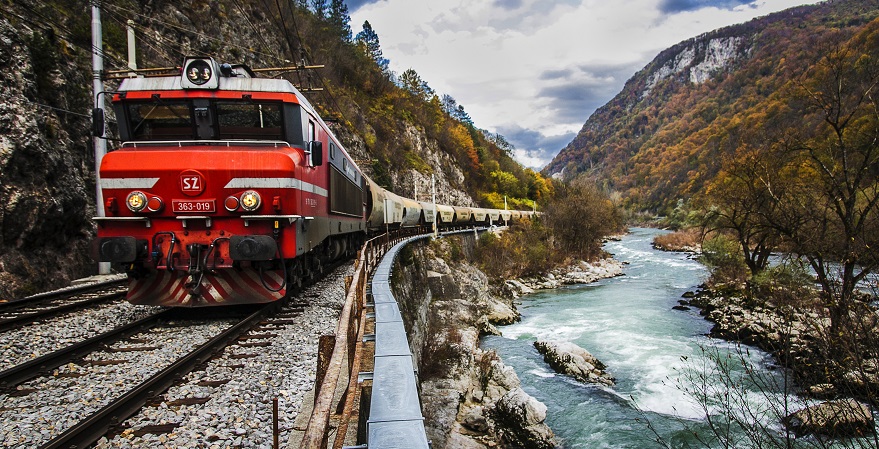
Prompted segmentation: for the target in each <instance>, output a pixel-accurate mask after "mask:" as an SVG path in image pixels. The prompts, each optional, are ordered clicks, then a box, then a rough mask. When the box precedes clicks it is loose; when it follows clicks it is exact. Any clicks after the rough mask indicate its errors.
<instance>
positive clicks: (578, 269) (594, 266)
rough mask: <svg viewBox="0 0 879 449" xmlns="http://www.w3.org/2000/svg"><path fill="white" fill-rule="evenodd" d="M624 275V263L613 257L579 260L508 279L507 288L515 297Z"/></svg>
mask: <svg viewBox="0 0 879 449" xmlns="http://www.w3.org/2000/svg"><path fill="white" fill-rule="evenodd" d="M622 275H623V264H622V263H621V262H619V261H617V260H614V259H612V258H607V259H601V260H598V261H596V262H592V263H589V262H585V261H579V262H576V263H574V264H572V265H569V266H567V267H563V268H558V269H555V270H552V271H550V272H549V273H547V274H546V275H544V276H538V277H532V278H526V279H516V280H508V281H506V282H505V284H504V285H505V288H506V289H507V291H508V292H509V294H510V295H512V296H513V297H514V298H518V297H519V296H522V295H527V294H529V293H533V292H534V291H535V290H542V289H552V288H559V287H561V286H563V285H574V284H589V283H592V282H595V281H598V280H601V279H605V278H611V277H615V276H622Z"/></svg>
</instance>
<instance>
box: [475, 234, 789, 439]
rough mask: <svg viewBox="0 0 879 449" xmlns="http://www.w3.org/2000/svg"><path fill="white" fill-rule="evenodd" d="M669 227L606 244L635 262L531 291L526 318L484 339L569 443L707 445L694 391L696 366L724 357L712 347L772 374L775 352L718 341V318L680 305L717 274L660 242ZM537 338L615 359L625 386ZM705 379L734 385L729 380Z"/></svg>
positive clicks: (751, 397) (747, 395)
mask: <svg viewBox="0 0 879 449" xmlns="http://www.w3.org/2000/svg"><path fill="white" fill-rule="evenodd" d="M660 232H662V231H658V230H654V229H632V230H631V233H630V234H629V235H627V236H626V237H624V238H623V239H622V241H619V242H609V243H608V244H607V245H606V246H605V249H606V250H607V251H608V252H610V253H612V254H614V255H615V258H616V259H617V260H619V261H622V262H627V263H628V265H626V266H625V267H624V273H625V275H624V276H621V277H616V278H613V279H606V280H602V281H600V282H598V283H595V284H590V285H588V286H576V287H568V288H562V289H558V290H555V291H545V292H539V293H536V294H533V295H529V296H526V297H524V298H522V304H521V305H519V310H520V311H521V312H522V320H521V322H519V323H516V324H513V325H510V326H504V327H501V328H500V330H501V332H503V336H502V337H494V336H492V337H486V338H484V339H483V343H482V344H483V347H484V348H486V349H495V350H496V351H497V352H498V354H499V355H500V356H501V358H502V359H503V361H504V363H506V364H507V365H510V366H512V367H514V368H515V370H516V373H517V374H518V375H519V378H520V379H521V380H522V387H523V389H524V390H525V391H527V392H528V393H529V394H531V395H532V396H534V397H536V398H537V399H539V400H541V401H542V402H543V403H544V404H546V406H547V408H548V418H547V423H548V424H549V425H550V427H551V428H552V429H553V430H554V431H555V432H556V434H557V435H558V436H559V437H560V439H561V440H562V442H563V445H564V446H563V447H566V448H650V447H662V446H661V445H659V444H658V443H657V442H656V439H657V435H658V436H659V437H660V438H661V439H662V440H663V441H665V442H666V443H668V446H667V447H705V446H704V445H703V444H702V443H700V442H699V441H698V440H697V439H696V438H694V437H693V433H692V432H693V431H696V432H699V433H700V434H703V433H704V434H705V435H709V433H708V432H707V424H706V423H705V421H704V417H705V412H704V409H703V408H702V407H701V406H700V405H699V403H698V402H696V401H694V400H693V399H692V398H691V396H689V395H688V394H686V393H685V392H684V390H686V389H691V390H698V389H700V388H701V387H702V386H703V384H702V383H701V378H700V377H699V376H698V375H697V374H694V373H699V372H702V370H703V368H707V369H709V370H711V369H713V368H714V367H715V366H716V359H715V358H712V357H706V356H705V353H704V351H705V350H706V348H708V349H707V350H708V351H718V353H719V354H721V355H722V356H723V357H725V356H730V357H731V359H728V360H733V361H735V360H737V359H738V358H740V357H743V358H745V359H747V360H748V362H749V363H751V364H753V365H754V366H756V367H758V368H759V369H761V370H764V369H765V371H766V372H767V373H771V371H770V370H768V369H767V368H769V367H770V366H769V364H770V360H769V358H768V357H767V355H766V354H765V353H762V352H761V351H757V350H753V349H751V350H748V351H747V352H743V351H741V350H736V348H735V347H733V346H732V345H729V344H727V343H723V342H719V341H716V340H713V339H710V338H708V337H706V334H707V333H708V331H709V330H710V328H711V323H709V322H707V321H705V320H704V319H703V318H702V317H700V316H699V315H698V311H697V310H695V309H694V310H692V311H678V310H673V309H672V307H673V306H675V305H677V304H678V300H679V299H681V295H682V294H683V293H684V292H686V291H688V290H694V289H695V288H696V286H697V285H699V284H700V283H702V282H703V281H704V279H705V277H706V276H707V272H706V270H705V268H704V267H703V266H702V265H701V264H699V263H698V262H696V261H694V260H691V259H689V258H688V257H687V255H685V254H681V253H668V252H661V251H656V250H654V249H653V248H652V247H651V242H652V240H653V237H654V236H655V235H656V234H658V233H660ZM537 339H541V340H560V341H570V342H574V343H576V344H578V345H579V346H581V347H583V348H585V349H586V350H588V351H589V352H591V353H592V354H593V355H595V356H596V357H597V358H598V359H599V360H601V361H603V362H604V363H605V364H606V365H607V367H608V371H610V373H611V374H612V375H614V376H615V377H616V379H617V384H616V386H614V387H612V388H605V387H599V386H592V385H583V384H581V383H579V382H577V381H574V380H573V379H571V378H569V377H567V376H562V375H558V374H555V373H554V372H553V371H552V369H551V368H549V367H548V366H547V365H546V364H545V363H544V362H543V359H542V357H541V356H540V355H539V354H538V353H537V351H536V350H535V349H534V347H533V342H534V341H535V340H537ZM723 357H721V359H723ZM732 365H734V367H733V368H732V371H733V375H735V374H736V371H741V364H740V363H732ZM776 372H778V371H776ZM770 376H773V374H770ZM776 377H777V375H776ZM704 387H705V388H706V389H708V390H711V391H717V390H723V389H725V387H724V385H723V384H722V383H718V384H712V383H710V382H709V383H707V384H704ZM772 395H774V393H772V392H769V393H765V394H764V393H757V392H751V391H747V389H746V390H745V392H744V393H743V395H742V396H743V397H744V400H745V401H746V402H748V403H752V404H756V405H758V406H759V404H761V403H764V402H766V399H767V397H771V396H772ZM648 423H649V425H650V426H651V427H652V428H653V429H655V433H654V431H652V430H650V428H648ZM769 425H770V426H772V425H773V424H772V423H770V424H769ZM703 438H710V437H708V436H703ZM711 446H714V447H723V446H722V445H718V444H716V443H714V444H711ZM742 447H744V446H742Z"/></svg>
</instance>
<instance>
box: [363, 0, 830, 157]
mask: <svg viewBox="0 0 879 449" xmlns="http://www.w3.org/2000/svg"><path fill="white" fill-rule="evenodd" d="M814 3H817V2H816V1H803V0H756V1H751V0H552V1H548V0H348V1H347V2H346V4H347V5H348V9H349V13H350V16H351V28H352V31H353V32H354V34H355V35H356V34H357V33H358V32H359V31H360V30H361V29H362V26H363V22H364V21H369V23H370V25H372V28H373V30H375V32H376V33H377V34H378V37H379V43H380V45H381V49H382V53H383V55H384V57H385V58H388V59H389V60H390V69H391V70H392V71H394V72H395V73H397V74H402V73H403V72H404V71H406V70H407V69H410V68H411V69H413V70H415V71H416V72H417V73H418V74H419V75H420V76H421V78H422V79H423V80H425V81H426V82H427V83H428V85H430V87H432V88H433V89H434V90H435V91H436V92H437V94H439V95H440V96H442V95H444V94H448V95H451V96H452V97H453V98H455V100H456V101H457V102H458V104H459V105H462V106H464V109H465V111H467V113H468V114H469V115H470V117H471V118H472V119H473V121H474V123H475V124H476V126H478V127H480V128H483V129H487V130H489V131H491V132H493V133H500V134H502V135H503V136H504V137H506V139H507V140H508V141H509V142H511V143H512V144H513V145H514V146H515V147H516V150H515V153H514V156H515V157H516V159H517V160H518V161H519V162H520V163H522V164H523V165H524V166H526V167H531V168H535V169H541V168H543V167H544V166H545V165H546V164H548V163H549V162H550V160H551V159H552V157H553V156H555V155H556V154H558V152H559V151H560V150H561V149H562V148H564V147H565V145H567V144H568V143H569V142H570V141H571V140H573V138H574V137H575V136H576V135H577V132H578V131H579V130H580V128H582V126H583V124H584V123H585V122H586V119H588V118H589V116H590V115H591V114H592V113H593V112H594V111H595V110H596V109H597V108H599V107H601V106H602V105H604V104H605V103H607V102H608V101H610V100H611V99H612V98H613V97H614V96H615V95H616V94H617V93H619V92H620V91H621V90H622V88H623V85H624V84H625V82H626V81H627V80H628V79H629V78H631V77H632V75H634V74H635V72H637V71H638V70H640V69H642V68H643V67H644V66H646V65H647V64H648V63H649V62H650V61H651V60H653V58H654V57H655V56H656V55H657V54H658V53H659V52H660V51H662V50H664V49H666V48H668V47H671V46H672V45H674V44H677V43H679V42H681V41H684V40H686V39H689V38H691V37H695V36H698V35H700V34H702V33H705V32H708V31H711V30H715V29H717V28H721V27H724V26H727V25H732V24H736V23H743V22H747V21H748V20H750V19H753V18H755V17H759V16H765V15H767V14H770V13H772V12H776V11H781V10H783V9H787V8H790V7H793V6H797V5H803V4H814Z"/></svg>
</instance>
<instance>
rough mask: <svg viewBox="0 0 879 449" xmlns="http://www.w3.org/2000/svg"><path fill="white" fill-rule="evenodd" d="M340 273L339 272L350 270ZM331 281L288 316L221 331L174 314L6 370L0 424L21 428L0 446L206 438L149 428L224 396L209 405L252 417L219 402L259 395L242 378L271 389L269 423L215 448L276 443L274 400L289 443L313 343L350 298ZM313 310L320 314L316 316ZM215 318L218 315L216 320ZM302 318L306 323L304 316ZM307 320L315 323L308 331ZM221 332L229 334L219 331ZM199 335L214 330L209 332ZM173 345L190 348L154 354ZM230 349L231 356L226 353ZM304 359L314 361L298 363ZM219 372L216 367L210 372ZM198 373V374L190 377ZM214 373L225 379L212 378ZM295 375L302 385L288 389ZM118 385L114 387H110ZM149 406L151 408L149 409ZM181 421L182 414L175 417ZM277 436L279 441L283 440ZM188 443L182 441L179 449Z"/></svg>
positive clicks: (266, 314)
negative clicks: (161, 415)
mask: <svg viewBox="0 0 879 449" xmlns="http://www.w3.org/2000/svg"><path fill="white" fill-rule="evenodd" d="M336 271H338V272H340V273H341V272H344V271H350V269H349V268H342V269H337V270H336ZM333 276H335V277H333ZM333 276H330V277H331V278H332V279H327V280H325V281H318V282H319V283H321V284H322V285H318V286H312V287H308V288H306V289H305V290H304V291H303V292H302V293H301V294H300V295H299V296H298V298H299V299H294V300H293V301H291V302H290V303H289V304H287V305H285V306H284V307H283V308H282V309H280V307H281V306H282V304H281V303H276V304H272V305H269V306H266V307H265V308H260V310H258V311H253V313H251V314H250V315H249V316H248V317H247V318H245V319H242V320H240V321H239V322H236V323H235V324H232V323H229V322H225V323H224V324H222V325H220V324H219V322H218V321H217V319H210V320H205V319H203V317H204V315H205V312H206V311H205V310H204V309H200V310H198V309H196V313H200V314H201V315H202V317H201V318H200V319H199V321H198V322H195V323H193V318H192V317H189V318H185V319H184V318H180V317H179V316H177V315H178V313H179V312H180V311H178V310H170V311H163V312H161V313H153V314H150V316H148V317H144V318H141V319H138V320H132V322H131V323H128V324H127V325H125V326H120V327H119V328H115V329H112V330H110V331H107V332H103V333H100V334H98V335H94V336H92V337H90V338H88V339H87V340H84V341H77V342H76V343H75V344H73V345H70V346H68V347H64V348H61V349H58V350H56V351H53V352H51V353H48V354H43V355H42V356H40V357H37V358H33V359H31V360H28V361H25V362H23V363H19V364H18V365H16V366H13V367H9V368H7V369H5V370H4V371H0V420H2V421H3V422H16V423H17V424H19V425H18V426H6V427H8V428H7V429H5V430H4V431H3V432H2V433H0V446H4V447H21V448H25V447H27V448H32V447H47V448H49V447H65V448H66V447H87V446H88V445H90V444H92V443H94V442H95V441H96V440H98V439H100V438H102V437H104V435H105V434H107V437H106V438H104V439H103V440H102V441H104V444H105V446H106V445H109V446H106V447H111V446H114V445H115V446H120V447H132V446H131V445H130V444H126V441H129V440H130V439H133V438H134V439H139V440H140V441H143V439H144V438H146V439H150V438H165V436H164V435H165V434H168V433H170V432H175V435H176V434H180V433H181V432H189V433H190V434H202V435H204V433H205V431H204V429H198V425H196V426H194V427H195V428H192V429H187V427H193V426H187V423H185V422H176V423H168V422H167V420H165V421H166V422H160V421H156V422H150V415H151V414H153V415H154V414H155V413H156V411H167V410H168V409H169V408H174V409H179V408H180V407H189V408H193V409H194V410H198V409H199V408H200V407H201V404H204V402H206V401H208V400H211V399H212V398H214V397H215V396H217V395H220V396H221V398H219V399H213V400H214V402H218V403H222V402H224V401H225V402H231V403H233V405H235V406H240V407H245V410H242V411H239V412H236V413H234V415H230V416H245V415H246V414H247V413H250V412H252V410H250V409H253V408H254V407H253V406H252V404H253V398H252V397H248V399H247V401H242V400H241V399H240V398H238V399H236V398H233V399H222V396H223V395H226V396H229V395H230V394H231V395H233V396H234V395H236V394H239V395H240V394H246V395H251V394H252V392H253V391H254V390H255V388H253V387H242V386H241V385H240V383H239V381H238V379H239V378H242V377H244V378H253V379H255V378H258V377H259V376H261V375H262V376H263V377H264V380H262V381H258V382H257V383H263V384H266V386H267V387H268V388H270V389H271V390H272V391H270V392H266V393H264V394H262V395H261V396H260V398H259V401H258V402H260V404H259V407H258V408H259V413H260V414H261V416H260V417H258V418H255V419H258V420H261V421H262V422H263V425H261V426H259V427H261V430H260V432H257V433H254V434H250V433H252V432H251V430H250V429H252V428H254V427H255V426H254V424H253V423H249V424H248V425H245V426H243V427H242V424H241V423H235V422H230V423H226V424H227V425H222V426H217V427H216V428H213V429H210V430H208V431H207V432H208V433H209V437H210V438H211V439H212V440H211V441H215V440H225V439H230V440H232V441H234V440H236V439H238V440H240V439H242V438H251V439H258V440H261V441H265V439H266V438H268V439H271V437H272V433H273V431H272V422H273V421H274V422H277V418H275V419H273V418H272V405H273V404H272V402H273V401H272V399H277V398H280V401H281V412H280V413H281V417H280V419H281V422H282V429H281V430H280V432H281V435H282V436H284V433H286V432H288V431H289V430H290V429H291V428H292V422H293V419H294V418H295V416H296V414H297V413H298V411H299V406H300V404H301V400H302V397H303V396H304V395H305V393H307V392H308V391H310V389H311V387H312V385H313V378H314V373H313V370H314V366H315V365H316V348H317V338H318V336H319V335H320V334H325V333H328V332H331V330H332V328H333V327H334V325H335V320H336V319H337V314H338V309H339V307H340V303H341V302H342V301H343V298H344V291H343V290H344V289H343V287H342V286H343V285H344V282H343V277H344V276H343V274H335V275H333ZM333 289H336V290H338V292H336V293H333V294H331V295H330V296H335V299H332V300H328V299H327V293H326V292H327V291H330V290H333ZM309 303H311V304H309ZM123 304H125V305H127V306H128V307H142V306H131V305H129V304H127V303H123ZM153 309H156V308H153ZM251 309H252V308H251ZM192 311H193V310H192V309H187V310H183V311H182V312H184V313H186V312H192ZM316 311H322V312H321V313H318V314H317V315H315V313H316ZM216 312H217V310H216V309H212V310H211V312H210V313H211V314H214V313H216ZM273 312H274V313H273ZM303 312H304V313H305V315H306V317H304V318H303V317H301V316H300V315H302V314H303ZM72 315H76V314H72ZM312 315H314V316H312ZM303 319H305V320H306V321H309V320H310V321H311V323H310V324H309V323H306V324H303V321H302V320H303ZM225 321H228V320H225ZM218 326H220V327H223V328H224V329H217V327H218ZM315 326H316V328H317V329H316V330H314V331H313V332H311V333H310V334H309V335H304V334H305V332H303V330H302V329H303V327H306V328H307V327H315ZM196 327H201V328H204V327H210V328H211V329H210V331H209V332H206V331H204V330H199V329H196ZM206 333H207V334H210V337H209V338H207V337H201V336H202V335H203V334H206ZM173 342H182V343H186V344H188V345H184V346H188V347H187V348H185V349H186V350H185V351H183V350H181V349H180V348H177V349H174V350H172V351H171V352H174V355H173V356H169V355H167V354H165V355H159V354H156V355H153V353H159V352H161V351H162V350H163V348H164V349H168V348H167V347H168V346H171V345H172V344H173ZM291 342H295V344H296V348H295V349H290V344H291ZM195 343H199V347H198V348H195V347H194V346H195ZM0 344H2V341H0ZM230 345H231V348H230V349H228V350H225V351H224V348H226V347H229V346H230ZM309 348H310V349H309ZM184 352H185V353H186V354H183V353H184ZM306 352H311V354H306V355H303V356H301V357H300V356H299V354H300V353H302V354H305V353H306ZM264 354H265V355H268V356H269V357H271V358H272V360H269V361H265V360H263V361H259V360H260V358H265V357H264ZM212 359H213V360H212ZM285 359H291V360H292V359H296V360H295V363H293V365H292V366H288V367H287V368H279V369H278V370H277V372H275V371H276V370H275V369H270V370H269V371H271V373H269V374H271V375H270V376H268V377H265V374H266V373H265V371H266V369H267V368H266V367H278V366H282V365H283V361H284V360H285ZM157 364H161V365H162V366H163V367H162V368H161V369H159V370H154V371H156V372H155V373H150V374H149V375H148V376H140V374H139V370H140V367H142V366H146V365H150V366H152V365H157ZM213 365H218V367H216V368H210V366H213ZM196 368H197V369H198V370H200V371H196V372H193V369H196ZM209 369H210V370H214V371H217V370H218V371H220V372H221V373H220V374H217V373H214V372H208V371H207V370H209ZM254 369H256V370H257V371H256V372H254ZM187 373H191V374H189V375H187ZM297 374H299V375H298V377H299V378H300V379H297V380H295V381H290V380H289V379H290V378H293V377H296V375H297ZM114 376H115V379H116V380H110V379H111V378H113V377H114ZM291 382H292V383H291ZM175 383H179V384H180V385H179V386H177V387H174V388H172V390H170V391H169V392H167V393H166V394H165V395H164V396H163V395H162V394H161V393H162V392H163V391H165V390H167V389H168V387H169V386H171V385H173V384H175ZM108 384H110V385H109V386H108ZM135 384H136V386H134V387H133V388H132V385H135ZM257 386H259V385H257ZM205 389H208V390H211V391H215V393H214V394H212V395H208V396H204V395H200V396H197V397H194V398H193V397H191V395H190V394H189V392H191V391H194V390H195V391H204V390H205ZM223 390H225V392H224V391H223ZM230 391H231V393H230ZM181 396H182V397H181ZM144 404H146V405H147V407H143V406H144ZM142 408H143V411H142V412H141V413H139V414H138V413H137V412H138V410H141V409H142ZM201 408H203V407H201ZM176 413H177V414H182V413H183V412H181V411H180V410H177V412H176ZM86 415H88V416H86ZM128 415H134V418H132V422H125V421H124V417H126V416H128ZM141 415H144V416H141ZM217 415H220V414H219V413H218V414H217ZM196 421H197V422H199V423H201V422H205V421H203V420H201V419H199V420H196ZM207 421H208V422H209V421H210V419H208V420H207ZM284 423H286V424H284ZM236 425H237V427H235V426H236ZM230 426H231V427H230ZM11 427H15V429H13V428H11ZM178 427H179V428H180V429H178ZM224 428H227V429H228V428H231V431H228V432H226V433H224V430H223V429H224ZM242 429H246V430H242ZM108 431H109V434H108ZM275 435H278V432H277V431H276V432H275ZM114 441H115V443H114ZM156 443H157V442H156ZM143 444H146V445H147V446H150V445H151V444H152V443H143V442H142V443H139V444H135V446H139V445H143ZM157 444H158V443H157ZM190 444H191V443H189V442H181V443H180V444H179V445H180V446H181V447H183V446H188V445H190ZM105 446H102V447H105ZM208 446H209V444H208Z"/></svg>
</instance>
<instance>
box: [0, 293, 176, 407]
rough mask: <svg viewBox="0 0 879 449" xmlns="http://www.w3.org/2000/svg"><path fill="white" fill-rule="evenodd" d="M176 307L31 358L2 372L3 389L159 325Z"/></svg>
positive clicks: (0, 386)
mask: <svg viewBox="0 0 879 449" xmlns="http://www.w3.org/2000/svg"><path fill="white" fill-rule="evenodd" d="M172 312H173V310H165V311H162V312H159V313H157V314H154V315H151V316H148V317H146V318H142V319H140V320H137V321H133V322H131V323H128V324H126V325H124V326H120V327H117V328H115V329H112V330H110V331H107V332H104V333H102V334H98V335H95V336H94V337H91V338H89V339H87V340H84V341H81V342H79V343H76V344H73V345H70V346H67V347H66V348H62V349H59V350H57V351H55V352H51V353H49V354H45V355H42V356H40V357H37V358H35V359H32V360H28V361H27V362H24V363H22V364H20V365H16V366H13V367H12V368H9V369H7V370H4V371H0V390H3V389H5V390H8V389H10V388H13V387H15V386H16V385H19V384H21V383H23V382H27V381H28V380H31V379H33V378H35V377H37V376H40V375H41V374H44V373H45V372H47V371H49V370H52V369H54V368H57V367H59V366H61V365H63V364H65V363H67V362H69V361H71V360H75V359H78V358H80V357H82V356H84V355H86V354H88V353H90V352H93V351H95V350H97V349H98V348H99V347H101V346H103V345H108V344H111V343H113V342H115V341H118V340H121V339H123V338H128V337H130V336H132V335H134V334H138V333H140V332H143V331H144V330H147V329H150V328H153V327H155V326H156V325H158V324H160V323H162V322H163V321H165V320H166V318H168V317H169V316H170V314H171V313H172Z"/></svg>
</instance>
